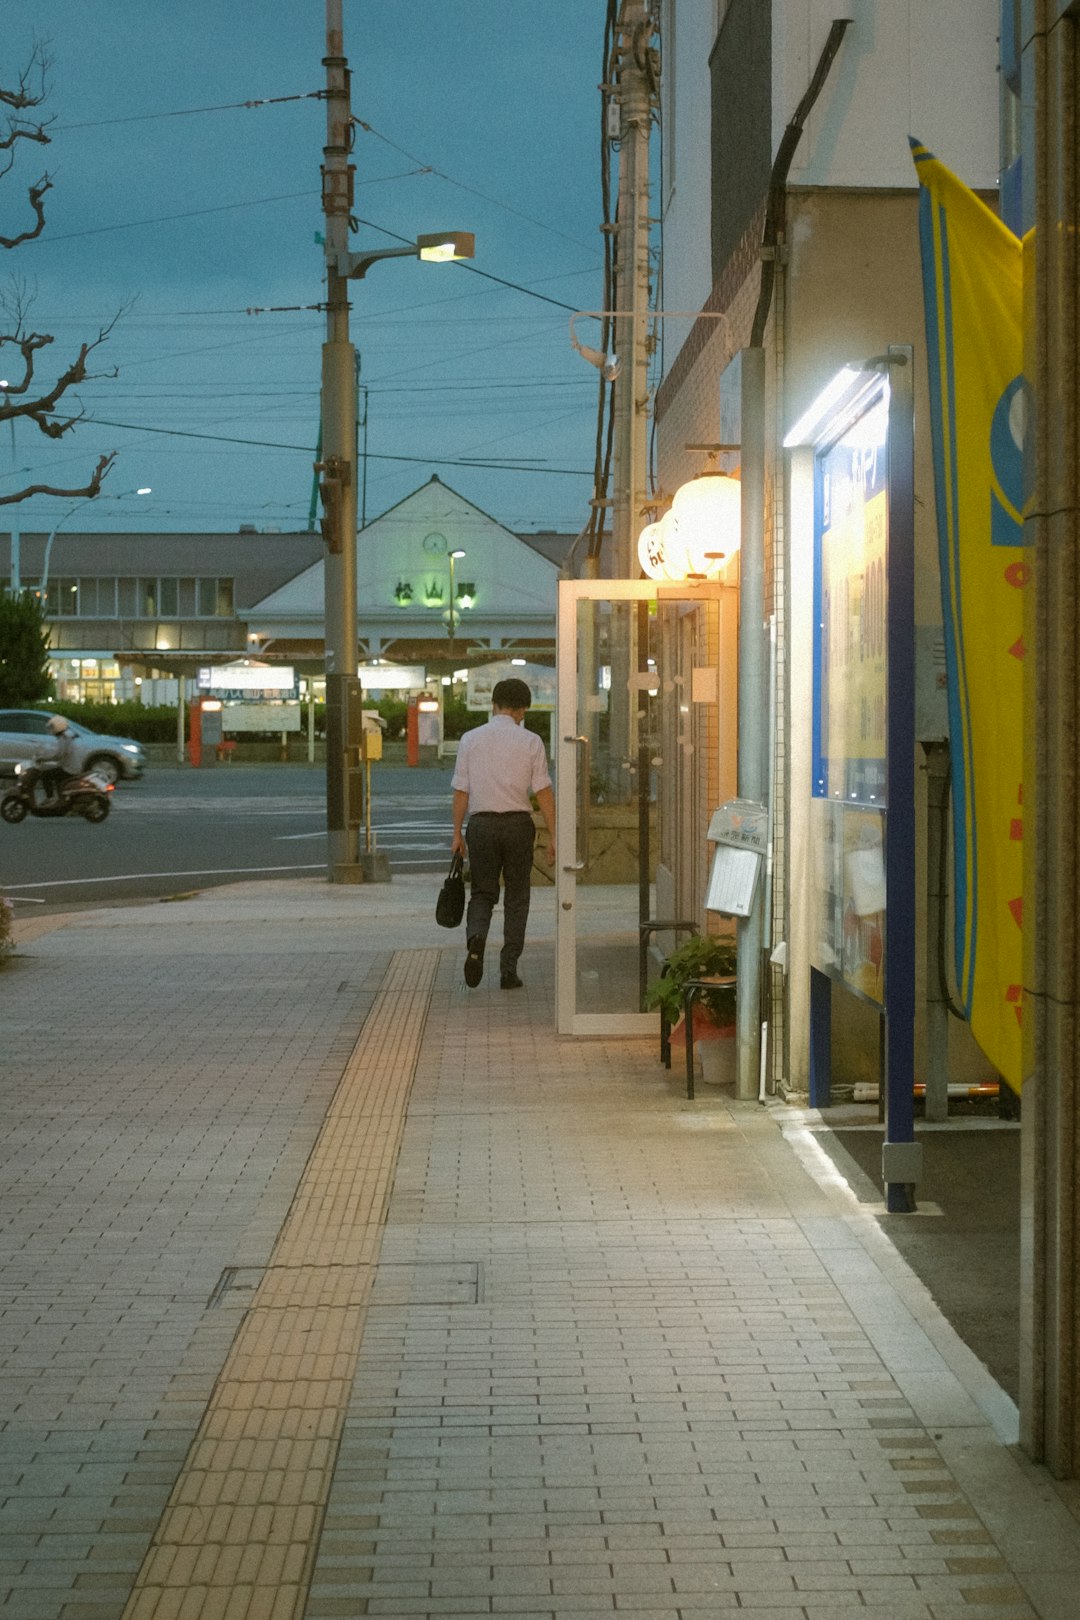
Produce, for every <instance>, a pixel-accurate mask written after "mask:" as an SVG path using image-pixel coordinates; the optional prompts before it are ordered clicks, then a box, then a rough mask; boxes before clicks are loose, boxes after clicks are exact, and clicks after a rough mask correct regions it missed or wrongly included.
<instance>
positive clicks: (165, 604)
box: [158, 579, 176, 619]
mask: <svg viewBox="0 0 1080 1620" xmlns="http://www.w3.org/2000/svg"><path fill="white" fill-rule="evenodd" d="M158 591H159V595H158V612H159V613H161V614H163V615H164V616H165V617H167V618H170V619H172V618H175V617H176V581H175V579H159V580H158Z"/></svg>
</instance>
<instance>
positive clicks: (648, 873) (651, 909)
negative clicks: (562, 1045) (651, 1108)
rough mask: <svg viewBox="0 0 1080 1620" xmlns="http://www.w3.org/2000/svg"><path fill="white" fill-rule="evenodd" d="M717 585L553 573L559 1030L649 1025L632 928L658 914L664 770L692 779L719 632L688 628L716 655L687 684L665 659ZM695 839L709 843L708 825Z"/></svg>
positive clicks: (645, 1030) (684, 641)
mask: <svg viewBox="0 0 1080 1620" xmlns="http://www.w3.org/2000/svg"><path fill="white" fill-rule="evenodd" d="M723 589H724V588H723V587H721V586H718V585H715V584H712V583H707V582H704V581H703V582H701V583H700V584H697V583H696V582H695V583H693V584H687V585H685V586H683V585H661V584H659V583H658V582H657V581H655V580H640V581H638V580H564V581H561V582H560V584H559V616H558V672H559V674H558V679H559V693H558V707H557V711H556V716H555V719H556V731H555V736H554V746H553V749H552V752H553V756H554V758H555V760H556V797H557V816H558V825H557V844H558V863H557V879H556V907H557V913H556V914H557V928H556V952H557V962H556V1001H557V1014H558V1029H559V1032H560V1034H572V1035H619V1034H622V1035H629V1034H638V1035H648V1034H650V1033H653V1032H655V1031H657V1030H658V1027H659V1021H658V1014H656V1013H655V1012H649V1013H646V1012H644V1011H643V1010H642V992H643V977H644V974H643V963H644V958H643V955H642V950H641V937H642V936H641V929H642V925H643V924H647V923H650V922H652V921H654V920H656V919H657V917H658V912H657V882H656V877H657V859H658V853H659V851H660V847H661V827H660V820H659V818H660V814H661V807H662V805H663V803H664V802H665V799H666V798H667V795H666V794H664V793H662V792H661V786H662V784H664V783H665V782H666V781H670V780H671V779H672V778H673V777H675V778H682V777H684V776H685V777H686V778H687V785H688V786H692V785H694V784H696V783H697V782H698V781H699V774H700V773H699V771H698V769H697V768H696V766H697V765H698V764H699V763H700V761H694V759H693V755H694V746H693V735H694V725H695V714H694V707H695V703H699V704H700V703H702V702H706V703H707V702H710V700H711V705H712V709H713V712H715V707H716V704H717V701H718V681H717V669H716V667H715V665H716V664H717V663H718V662H719V660H718V659H717V658H716V656H715V645H716V635H715V633H714V634H712V635H710V634H709V633H702V634H698V635H696V636H694V637H693V638H692V642H693V645H694V646H695V647H697V648H699V649H700V652H699V654H698V655H697V661H699V662H700V663H701V664H702V665H705V664H706V663H707V662H709V661H710V654H711V655H712V657H711V662H712V664H713V665H714V667H713V668H711V669H706V668H702V670H701V677H702V678H701V679H699V680H698V681H697V682H696V684H695V682H694V679H693V676H692V672H690V671H687V672H686V679H685V680H683V679H682V678H679V679H678V680H673V679H672V678H671V677H670V675H669V674H666V673H665V672H666V671H668V670H669V669H670V668H671V665H672V659H671V651H672V648H673V647H674V646H676V645H678V646H688V645H690V644H691V638H688V637H687V633H686V632H687V626H688V625H689V624H690V623H691V621H692V620H693V619H694V617H695V614H696V613H697V611H698V610H701V612H702V613H705V614H710V613H711V615H712V620H711V622H712V623H713V626H714V630H715V626H716V625H717V624H718V622H719V616H718V614H717V612H716V606H715V604H716V603H717V602H718V601H719V599H720V596H721V594H722V592H723ZM710 676H711V677H712V679H711V685H710V680H709V677H710ZM681 797H682V796H681V795H680V799H681ZM705 821H706V822H707V813H706V814H705ZM673 830H674V829H673ZM676 840H677V841H678V835H677V834H676ZM669 841H670V839H669ZM698 842H700V843H701V844H702V846H703V845H704V824H703V826H702V836H701V838H700V839H699V840H698ZM664 904H665V901H664V900H663V899H662V900H661V905H662V906H663V905H664ZM667 904H668V907H669V908H670V902H667Z"/></svg>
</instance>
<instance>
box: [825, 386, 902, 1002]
mask: <svg viewBox="0 0 1080 1620" xmlns="http://www.w3.org/2000/svg"><path fill="white" fill-rule="evenodd" d="M888 431H889V390H888V385H887V382H886V380H885V379H884V378H882V385H881V389H880V390H879V391H878V392H877V393H876V394H875V395H874V396H873V397H872V398H871V400H870V401H869V402H868V403H867V405H866V408H865V409H864V410H863V411H862V412H860V414H859V415H858V416H857V417H856V418H855V420H854V421H853V422H851V423H849V424H848V425H847V426H846V428H845V429H844V430H843V431H842V432H841V434H840V436H839V437H838V438H837V439H836V440H835V441H834V442H832V443H830V444H827V445H826V446H825V447H823V448H822V449H821V450H819V452H818V454H817V457H816V461H815V490H814V498H815V522H814V605H815V614H814V701H813V778H812V783H811V795H812V803H811V823H812V840H813V858H814V893H815V894H816V896H817V904H816V907H815V911H816V925H817V926H816V928H815V932H814V938H813V949H814V965H815V967H817V968H818V970H819V971H820V972H822V973H826V974H828V975H829V977H830V978H834V979H838V980H840V981H841V982H842V983H843V984H844V985H845V986H846V987H847V988H848V989H849V990H851V991H853V992H854V993H855V994H856V995H858V996H860V997H863V998H865V999H866V1000H868V1001H872V1002H875V1003H877V1004H878V1005H879V1006H880V1005H883V1004H884V1000H885V951H884V913H885V865H884V844H885V811H886V794H887V749H886V718H887V709H888V675H889V669H888V652H887V645H886V640H887V638H886V609H887V602H888V584H887V580H888V529H889V519H888V510H889V505H888V503H889V490H888V455H887V447H888Z"/></svg>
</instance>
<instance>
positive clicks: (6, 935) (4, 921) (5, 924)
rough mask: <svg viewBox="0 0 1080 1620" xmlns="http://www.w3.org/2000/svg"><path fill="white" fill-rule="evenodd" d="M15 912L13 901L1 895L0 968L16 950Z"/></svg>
mask: <svg viewBox="0 0 1080 1620" xmlns="http://www.w3.org/2000/svg"><path fill="white" fill-rule="evenodd" d="M14 911H15V907H14V906H13V905H12V903H11V901H10V900H7V899H5V897H4V896H3V895H0V968H2V967H3V966H4V963H5V962H6V961H7V959H8V957H9V956H10V955H11V954H12V952H13V951H14V949H15V941H14V939H13V938H12V932H11V923H12V918H13V915H14Z"/></svg>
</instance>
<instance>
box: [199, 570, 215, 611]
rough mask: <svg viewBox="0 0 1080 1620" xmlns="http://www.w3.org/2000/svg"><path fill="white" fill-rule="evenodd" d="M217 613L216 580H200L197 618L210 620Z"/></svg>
mask: <svg viewBox="0 0 1080 1620" xmlns="http://www.w3.org/2000/svg"><path fill="white" fill-rule="evenodd" d="M216 612H217V580H216V579H200V581H199V617H200V619H212V618H213V617H214V614H215V613H216Z"/></svg>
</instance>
